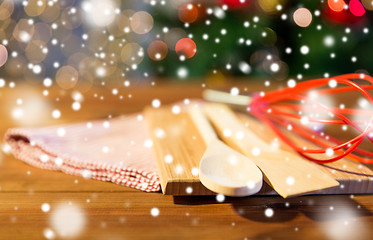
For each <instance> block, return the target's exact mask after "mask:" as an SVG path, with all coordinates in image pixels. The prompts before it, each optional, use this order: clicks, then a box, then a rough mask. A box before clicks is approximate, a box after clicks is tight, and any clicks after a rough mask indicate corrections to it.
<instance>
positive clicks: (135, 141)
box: [5, 115, 160, 192]
mask: <svg viewBox="0 0 373 240" xmlns="http://www.w3.org/2000/svg"><path fill="white" fill-rule="evenodd" d="M5 142H6V143H7V144H8V145H9V146H10V148H11V151H12V153H13V154H14V156H15V157H17V158H19V159H21V160H23V161H24V162H26V163H28V164H30V165H33V166H35V167H39V168H44V169H49V170H56V171H62V172H65V173H68V174H72V175H78V176H83V177H85V178H92V179H97V180H102V181H111V182H114V183H117V184H120V185H124V186H128V187H133V188H137V189H140V190H143V191H146V192H155V191H159V190H160V184H159V178H158V174H157V168H156V165H155V157H154V154H153V150H152V141H151V140H150V138H148V133H147V126H146V123H145V120H144V119H143V117H142V115H128V116H121V117H117V118H113V119H108V120H99V121H93V122H86V123H78V124H69V125H63V126H62V125H61V126H53V127H43V128H13V129H9V130H8V131H7V132H6V134H5Z"/></svg>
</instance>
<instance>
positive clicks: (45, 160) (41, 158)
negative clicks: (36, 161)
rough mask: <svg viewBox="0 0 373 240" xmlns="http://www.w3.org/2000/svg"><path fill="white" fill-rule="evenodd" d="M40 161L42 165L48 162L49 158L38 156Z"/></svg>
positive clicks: (44, 155)
mask: <svg viewBox="0 0 373 240" xmlns="http://www.w3.org/2000/svg"><path fill="white" fill-rule="evenodd" d="M40 161H42V162H43V163H46V162H48V161H49V156H48V155H46V154H42V155H41V156H40Z"/></svg>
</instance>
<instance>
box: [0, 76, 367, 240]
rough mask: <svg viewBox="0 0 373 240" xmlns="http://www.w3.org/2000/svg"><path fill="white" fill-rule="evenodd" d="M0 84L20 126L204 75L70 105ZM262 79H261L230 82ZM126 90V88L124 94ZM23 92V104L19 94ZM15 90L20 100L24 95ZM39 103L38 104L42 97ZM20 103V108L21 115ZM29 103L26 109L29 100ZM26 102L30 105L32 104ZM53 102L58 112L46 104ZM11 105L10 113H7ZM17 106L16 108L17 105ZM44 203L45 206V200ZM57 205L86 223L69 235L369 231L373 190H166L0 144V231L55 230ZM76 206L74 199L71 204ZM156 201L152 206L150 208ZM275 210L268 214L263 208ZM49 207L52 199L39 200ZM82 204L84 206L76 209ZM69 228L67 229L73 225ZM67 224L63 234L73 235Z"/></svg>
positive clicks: (168, 91)
mask: <svg viewBox="0 0 373 240" xmlns="http://www.w3.org/2000/svg"><path fill="white" fill-rule="evenodd" d="M16 84H17V86H16V87H15V88H9V87H8V86H7V87H4V88H0V104H1V108H0V116H1V120H0V134H1V136H3V134H4V132H5V130H6V129H7V128H9V127H16V126H43V125H51V124H61V123H70V122H78V121H88V120H92V119H99V118H105V117H108V116H109V115H111V116H113V117H114V116H117V115H120V114H125V113H130V112H135V111H139V110H141V109H142V108H143V107H144V106H145V105H148V104H150V103H151V101H152V99H154V98H158V99H160V100H161V102H162V104H165V103H169V102H173V101H176V100H183V99H185V98H196V97H199V96H200V94H201V91H202V89H203V88H202V87H201V83H200V82H195V83H192V84H186V83H170V84H159V86H158V84H156V85H155V86H151V84H150V83H146V84H144V86H139V85H137V86H131V87H129V88H125V87H121V88H118V90H119V92H118V94H117V95H114V94H113V93H112V89H111V88H105V87H93V88H92V89H90V90H89V91H87V92H86V93H83V95H84V101H83V102H82V108H81V109H80V110H79V111H74V110H72V108H71V104H72V103H73V100H72V98H71V91H63V90H60V89H58V88H57V87H52V88H51V89H48V91H49V92H48V96H44V95H43V91H44V90H45V88H44V87H41V86H37V85H35V86H32V85H31V86H30V85H22V84H18V83H17V82H16ZM235 84H238V85H241V86H243V85H242V84H244V85H246V86H250V90H255V89H256V90H257V89H263V88H264V87H263V85H262V84H261V83H260V84H254V85H252V83H250V84H249V83H235ZM120 96H122V97H120ZM17 99H18V103H20V101H22V104H17ZM20 99H21V100H20ZM42 103H43V104H42ZM17 107H21V108H24V114H25V116H24V117H23V118H20V119H17V118H15V117H16V116H17V112H14V109H15V108H17ZM27 109H28V110H27ZM30 109H31V110H30ZM53 109H59V110H60V111H61V113H62V115H61V118H59V119H53V118H52V117H51V112H52V110H53ZM12 112H13V114H15V117H14V116H12ZM18 114H19V112H18ZM44 203H47V204H49V206H50V210H49V211H46V212H44V211H43V210H42V205H43V204H44ZM60 206H70V209H78V211H75V210H74V211H75V212H74V214H73V215H72V216H71V219H67V221H72V222H74V221H77V223H79V221H80V223H82V226H83V227H82V228H79V229H78V230H80V231H78V230H77V232H72V233H71V232H70V235H74V234H75V233H77V234H78V235H77V236H75V237H74V236H72V237H70V238H72V239H115V240H116V239H371V237H372V236H373V228H372V226H373V216H372V213H371V212H372V211H373V197H372V196H371V195H359V196H350V195H329V196H303V197H296V198H290V199H282V198H281V197H257V196H255V197H245V198H226V199H225V201H224V202H223V203H218V202H217V201H216V199H215V197H213V196H210V197H172V196H165V195H162V194H161V193H144V192H141V191H139V190H135V189H131V188H127V187H123V186H119V185H116V184H113V183H106V182H100V181H96V180H88V179H84V178H81V177H76V176H70V175H66V174H63V173H60V172H51V171H47V170H41V169H38V168H34V167H31V166H29V165H27V164H25V163H23V162H22V161H20V160H17V159H15V158H14V157H13V156H12V155H7V154H5V153H0V239H45V237H46V236H47V237H48V236H49V237H50V238H52V237H53V233H54V234H55V235H56V236H55V239H61V238H60V237H59V235H58V231H56V230H55V229H53V228H52V227H51V221H54V220H53V217H52V215H53V213H54V211H56V210H57V209H59V207H60ZM71 206H72V207H71ZM153 208H157V209H158V210H159V215H158V216H152V215H151V210H152V209H153ZM268 208H270V209H272V210H273V213H274V214H273V216H272V217H266V215H265V210H266V209H268ZM45 210H48V209H45ZM79 213H80V214H79ZM71 231H73V230H71ZM70 235H69V234H68V233H66V236H67V238H69V236H70Z"/></svg>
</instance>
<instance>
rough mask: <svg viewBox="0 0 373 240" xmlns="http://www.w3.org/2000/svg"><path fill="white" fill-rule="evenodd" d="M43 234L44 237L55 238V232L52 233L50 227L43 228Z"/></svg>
mask: <svg viewBox="0 0 373 240" xmlns="http://www.w3.org/2000/svg"><path fill="white" fill-rule="evenodd" d="M43 234H44V237H45V238H46V239H55V238H56V234H55V233H54V231H53V230H52V229H50V228H46V229H44V231H43Z"/></svg>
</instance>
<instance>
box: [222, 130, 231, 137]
mask: <svg viewBox="0 0 373 240" xmlns="http://www.w3.org/2000/svg"><path fill="white" fill-rule="evenodd" d="M223 135H224V137H231V136H232V130H230V129H229V128H226V129H224V130H223Z"/></svg>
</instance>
